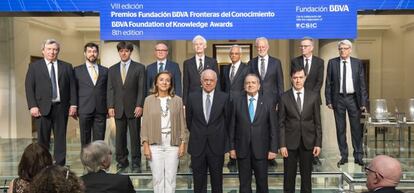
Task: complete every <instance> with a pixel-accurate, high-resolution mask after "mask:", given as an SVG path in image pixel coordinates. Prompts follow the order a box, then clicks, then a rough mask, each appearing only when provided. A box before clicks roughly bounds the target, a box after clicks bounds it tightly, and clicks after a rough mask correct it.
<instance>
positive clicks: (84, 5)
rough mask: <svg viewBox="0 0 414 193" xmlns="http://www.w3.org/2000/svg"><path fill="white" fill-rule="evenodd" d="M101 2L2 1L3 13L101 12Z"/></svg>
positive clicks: (0, 8)
mask: <svg viewBox="0 0 414 193" xmlns="http://www.w3.org/2000/svg"><path fill="white" fill-rule="evenodd" d="M99 2H100V1H99V0H0V11H2V12H72V11H99Z"/></svg>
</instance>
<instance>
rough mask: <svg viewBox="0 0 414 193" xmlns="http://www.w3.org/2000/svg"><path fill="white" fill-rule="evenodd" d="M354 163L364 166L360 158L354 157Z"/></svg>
mask: <svg viewBox="0 0 414 193" xmlns="http://www.w3.org/2000/svg"><path fill="white" fill-rule="evenodd" d="M354 163H356V164H358V165H360V166H364V161H362V159H355V160H354Z"/></svg>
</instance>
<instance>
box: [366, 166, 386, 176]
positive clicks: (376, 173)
mask: <svg viewBox="0 0 414 193" xmlns="http://www.w3.org/2000/svg"><path fill="white" fill-rule="evenodd" d="M364 169H365V172H366V174H367V175H368V172H372V173H374V174H375V175H378V176H380V177H381V178H383V179H384V176H383V175H382V174H381V173H379V172H377V171H374V170H372V169H370V168H369V167H367V166H365V168H364Z"/></svg>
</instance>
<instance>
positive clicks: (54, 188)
mask: <svg viewBox="0 0 414 193" xmlns="http://www.w3.org/2000/svg"><path fill="white" fill-rule="evenodd" d="M29 192H30V193H83V192H84V187H83V185H82V182H81V180H80V179H79V178H78V177H77V176H76V174H75V173H73V172H72V171H70V169H69V168H67V167H63V166H60V165H52V166H49V167H46V168H44V169H43V170H42V171H40V173H39V174H37V175H36V177H35V178H34V179H33V182H32V183H31V184H30V191H29Z"/></svg>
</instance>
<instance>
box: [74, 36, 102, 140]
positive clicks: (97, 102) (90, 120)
mask: <svg viewBox="0 0 414 193" xmlns="http://www.w3.org/2000/svg"><path fill="white" fill-rule="evenodd" d="M84 55H85V59H86V62H85V64H82V65H80V66H77V67H75V69H74V72H75V80H76V85H77V89H78V102H79V107H78V114H79V128H80V137H81V145H82V147H84V146H85V145H87V144H89V143H90V142H91V138H92V139H93V141H96V140H104V138H105V128H106V113H107V109H106V87H107V80H108V69H107V68H106V67H103V66H101V65H99V64H97V59H98V55H99V47H98V45H96V44H95V43H87V44H86V45H85V46H84Z"/></svg>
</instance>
